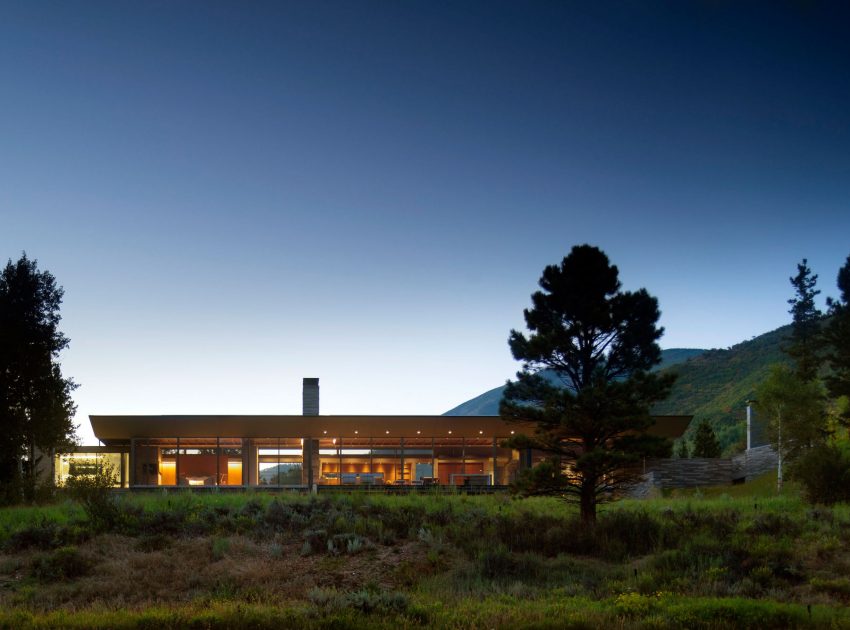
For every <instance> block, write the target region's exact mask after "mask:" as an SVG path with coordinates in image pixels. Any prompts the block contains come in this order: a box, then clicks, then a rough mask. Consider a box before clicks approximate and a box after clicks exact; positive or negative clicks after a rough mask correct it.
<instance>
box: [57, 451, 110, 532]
mask: <svg viewBox="0 0 850 630" xmlns="http://www.w3.org/2000/svg"><path fill="white" fill-rule="evenodd" d="M117 479H118V476H117V475H116V473H115V469H114V468H113V467H112V466H111V465H110V464H108V463H104V462H98V464H97V465H96V467H95V472H94V473H91V474H88V473H87V474H79V475H77V474H71V475H70V476H69V477H68V479H67V481H66V482H65V488H66V489H67V491H68V493H69V494H70V495H71V497H72V498H73V499H74V500H75V501H77V502H78V503H79V504H80V505H81V506H82V508H83V510H85V512H86V515H87V516H88V517H89V521H91V524H92V526H93V527H94V528H95V529H96V530H109V529H112V528H113V527H115V526H116V525H117V524H118V522H119V516H120V514H121V511H120V510H119V509H118V505H117V504H116V501H115V499H116V497H115V495H114V493H113V492H112V489H113V488H114V487H115V484H116V482H117Z"/></svg>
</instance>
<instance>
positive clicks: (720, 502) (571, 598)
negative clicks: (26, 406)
mask: <svg viewBox="0 0 850 630" xmlns="http://www.w3.org/2000/svg"><path fill="white" fill-rule="evenodd" d="M774 483H775V477H773V478H771V476H766V477H764V478H762V479H759V480H756V481H755V482H753V483H752V484H746V485H743V486H725V487H723V488H717V489H703V490H701V491H699V492H676V493H672V496H667V497H659V498H655V499H651V500H644V501H636V500H623V501H618V502H615V503H612V504H609V505H606V506H605V507H604V508H603V509H602V510H600V514H599V520H598V523H597V525H596V527H593V528H588V527H586V526H585V525H583V524H582V523H581V522H580V521H579V519H578V514H577V511H576V508H575V507H574V506H571V505H567V504H565V503H563V502H561V501H559V500H557V499H554V498H544V497H540V498H533V499H515V498H513V497H511V496H509V495H474V496H466V495H463V494H453V495H441V494H436V493H427V492H425V493H421V494H412V495H382V494H371V493H370V494H348V493H339V494H333V493H329V494H324V493H323V494H322V495H319V496H309V495H300V494H296V493H280V494H269V493H266V492H245V493H226V492H221V493H191V492H188V491H169V492H156V493H124V494H120V495H117V496H116V497H115V500H114V502H115V505H116V506H117V507H118V509H117V514H118V516H117V517H116V518H115V519H113V520H112V521H109V522H106V521H96V520H92V521H88V520H87V518H86V516H85V514H84V513H83V512H82V511H81V510H80V509H79V508H78V507H77V506H76V505H75V504H73V503H71V502H68V501H59V502H57V503H56V504H53V505H49V506H44V507H19V508H6V509H4V510H0V545H2V547H1V548H2V553H0V585H2V587H3V588H2V589H0V627H16V628H17V627H45V628H47V627H80V628H82V627H116V628H120V627H154V626H156V627H163V628H169V627H186V626H190V627H191V626H194V627H205V628H206V627H210V628H215V627H258V628H259V627H273V626H278V627H279V626H281V625H283V626H286V627H304V628H312V627H316V628H324V627H384V626H386V627H390V626H393V627H398V626H402V627H419V626H422V627H425V626H429V627H451V628H476V627H508V626H518V627H575V628H591V627H621V628H632V627H634V628H644V627H646V628H649V627H651V628H674V627H694V628H725V627H751V628H757V627H758V628H771V627H773V628H785V627H803V626H810V625H813V626H830V627H850V617H848V612H847V610H848V609H847V608H846V604H847V603H848V602H850V581H848V580H847V577H846V575H847V574H848V573H850V543H848V539H850V537H848V533H850V510H848V506H846V505H838V506H834V507H829V508H826V507H812V506H809V505H807V504H805V503H804V502H803V501H802V500H801V499H800V497H799V494H798V493H797V492H796V490H795V489H794V488H793V487H789V488H787V490H786V492H784V493H783V494H782V495H777V494H776V492H775V486H774V485H773V484H774ZM748 489H749V490H750V491H749V492H747V490H748ZM94 523H100V524H99V525H98V526H97V527H95V525H94ZM104 523H106V524H104Z"/></svg>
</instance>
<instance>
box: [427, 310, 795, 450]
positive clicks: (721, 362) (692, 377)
mask: <svg viewBox="0 0 850 630" xmlns="http://www.w3.org/2000/svg"><path fill="white" fill-rule="evenodd" d="M789 331H790V326H783V327H782V328H778V329H776V330H773V331H771V332H768V333H765V334H763V335H760V336H758V337H755V338H753V339H751V340H749V341H744V342H742V343H739V344H737V345H734V346H732V347H731V348H727V349H725V350H718V349H713V350H696V349H692V348H671V349H669V350H664V351H663V352H662V363H661V365H660V366H659V369H662V370H670V371H672V372H675V373H676V374H677V375H678V378H677V380H676V384H675V385H674V387H673V391H672V392H671V394H670V397H669V398H668V399H667V400H665V401H663V402H661V403H659V404H658V405H656V406H655V408H653V410H652V411H653V413H656V414H659V415H662V414H671V415H676V414H689V415H690V414H692V415H693V416H694V421H693V422H692V423H691V429H693V427H695V426H696V425H697V424H698V423H699V422H700V421H701V420H708V421H709V422H710V423H711V425H712V426H713V427H714V430H715V431H716V433H717V437H718V439H719V440H720V444H721V446H722V447H723V449H724V451H726V452H727V453H731V452H735V451H737V450H740V449H741V448H742V447H743V444H744V442H745V440H746V433H745V420H746V401H747V399H748V398H751V397H752V392H753V390H754V389H755V387H756V385H757V384H758V383H759V382H760V381H762V380H763V379H764V378H765V377H766V376H767V373H768V370H769V368H770V365H771V364H773V363H782V362H787V360H788V359H787V358H786V357H785V355H784V354H783V353H782V350H781V345H782V340H783V339H784V338H785V337H786V336H787V335H788V334H789ZM503 390H504V386H502V387H496V388H494V389H491V390H490V391H488V392H485V393H483V394H481V395H480V396H476V397H475V398H473V399H471V400H468V401H467V402H465V403H462V404H460V405H458V406H457V407H455V408H454V409H451V410H450V411H447V412H446V413H445V414H444V415H447V416H471V415H496V414H498V413H499V400H500V399H501V397H502V391H503ZM691 429H689V431H690V430H691ZM754 441H755V443H756V444H759V443H763V441H762V439H761V437H760V435H759V433H758V430H756V431H754Z"/></svg>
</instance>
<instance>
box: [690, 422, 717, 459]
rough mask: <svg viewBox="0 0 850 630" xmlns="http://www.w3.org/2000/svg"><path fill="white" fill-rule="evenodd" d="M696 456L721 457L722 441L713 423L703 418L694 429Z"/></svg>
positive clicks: (694, 453) (694, 454) (694, 450)
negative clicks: (716, 433) (718, 437)
mask: <svg viewBox="0 0 850 630" xmlns="http://www.w3.org/2000/svg"><path fill="white" fill-rule="evenodd" d="M693 456H694V457H720V442H718V441H717V436H716V435H715V434H714V429H712V428H711V425H710V424H709V423H708V422H707V421H706V420H703V421H702V422H700V423H699V424H698V425H697V428H696V431H694V449H693Z"/></svg>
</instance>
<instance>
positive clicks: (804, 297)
mask: <svg viewBox="0 0 850 630" xmlns="http://www.w3.org/2000/svg"><path fill="white" fill-rule="evenodd" d="M788 280H789V281H790V282H791V286H793V287H794V292H795V295H794V297H793V298H791V299H790V300H788V304H790V305H791V309H790V310H789V311H788V312H789V313H790V314H791V316H792V318H793V322H792V325H791V337H790V341H791V343H790V344H789V345H788V346H786V347H785V348H784V350H785V352H786V353H787V354H788V355H789V356H790V357H791V358H792V359H793V360H794V364H795V366H796V373H797V376H799V377H800V378H801V379H803V380H804V381H811V380H813V379H815V378H816V377H817V373H818V369H819V368H820V365H821V362H822V350H823V338H822V335H821V330H820V320H821V317H822V316H823V314H822V313H821V312H820V310H819V309H818V308H817V307H816V306H815V297H816V296H817V295H818V294H819V293H820V291H819V290H818V289H815V286H817V281H818V276H817V274H812V270H811V269H810V268H809V265H808V261H807V260H806V259H805V258H804V259H803V262H801V263H800V264H798V265H797V275H796V276H794V277H792V278H789V279H788Z"/></svg>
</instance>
